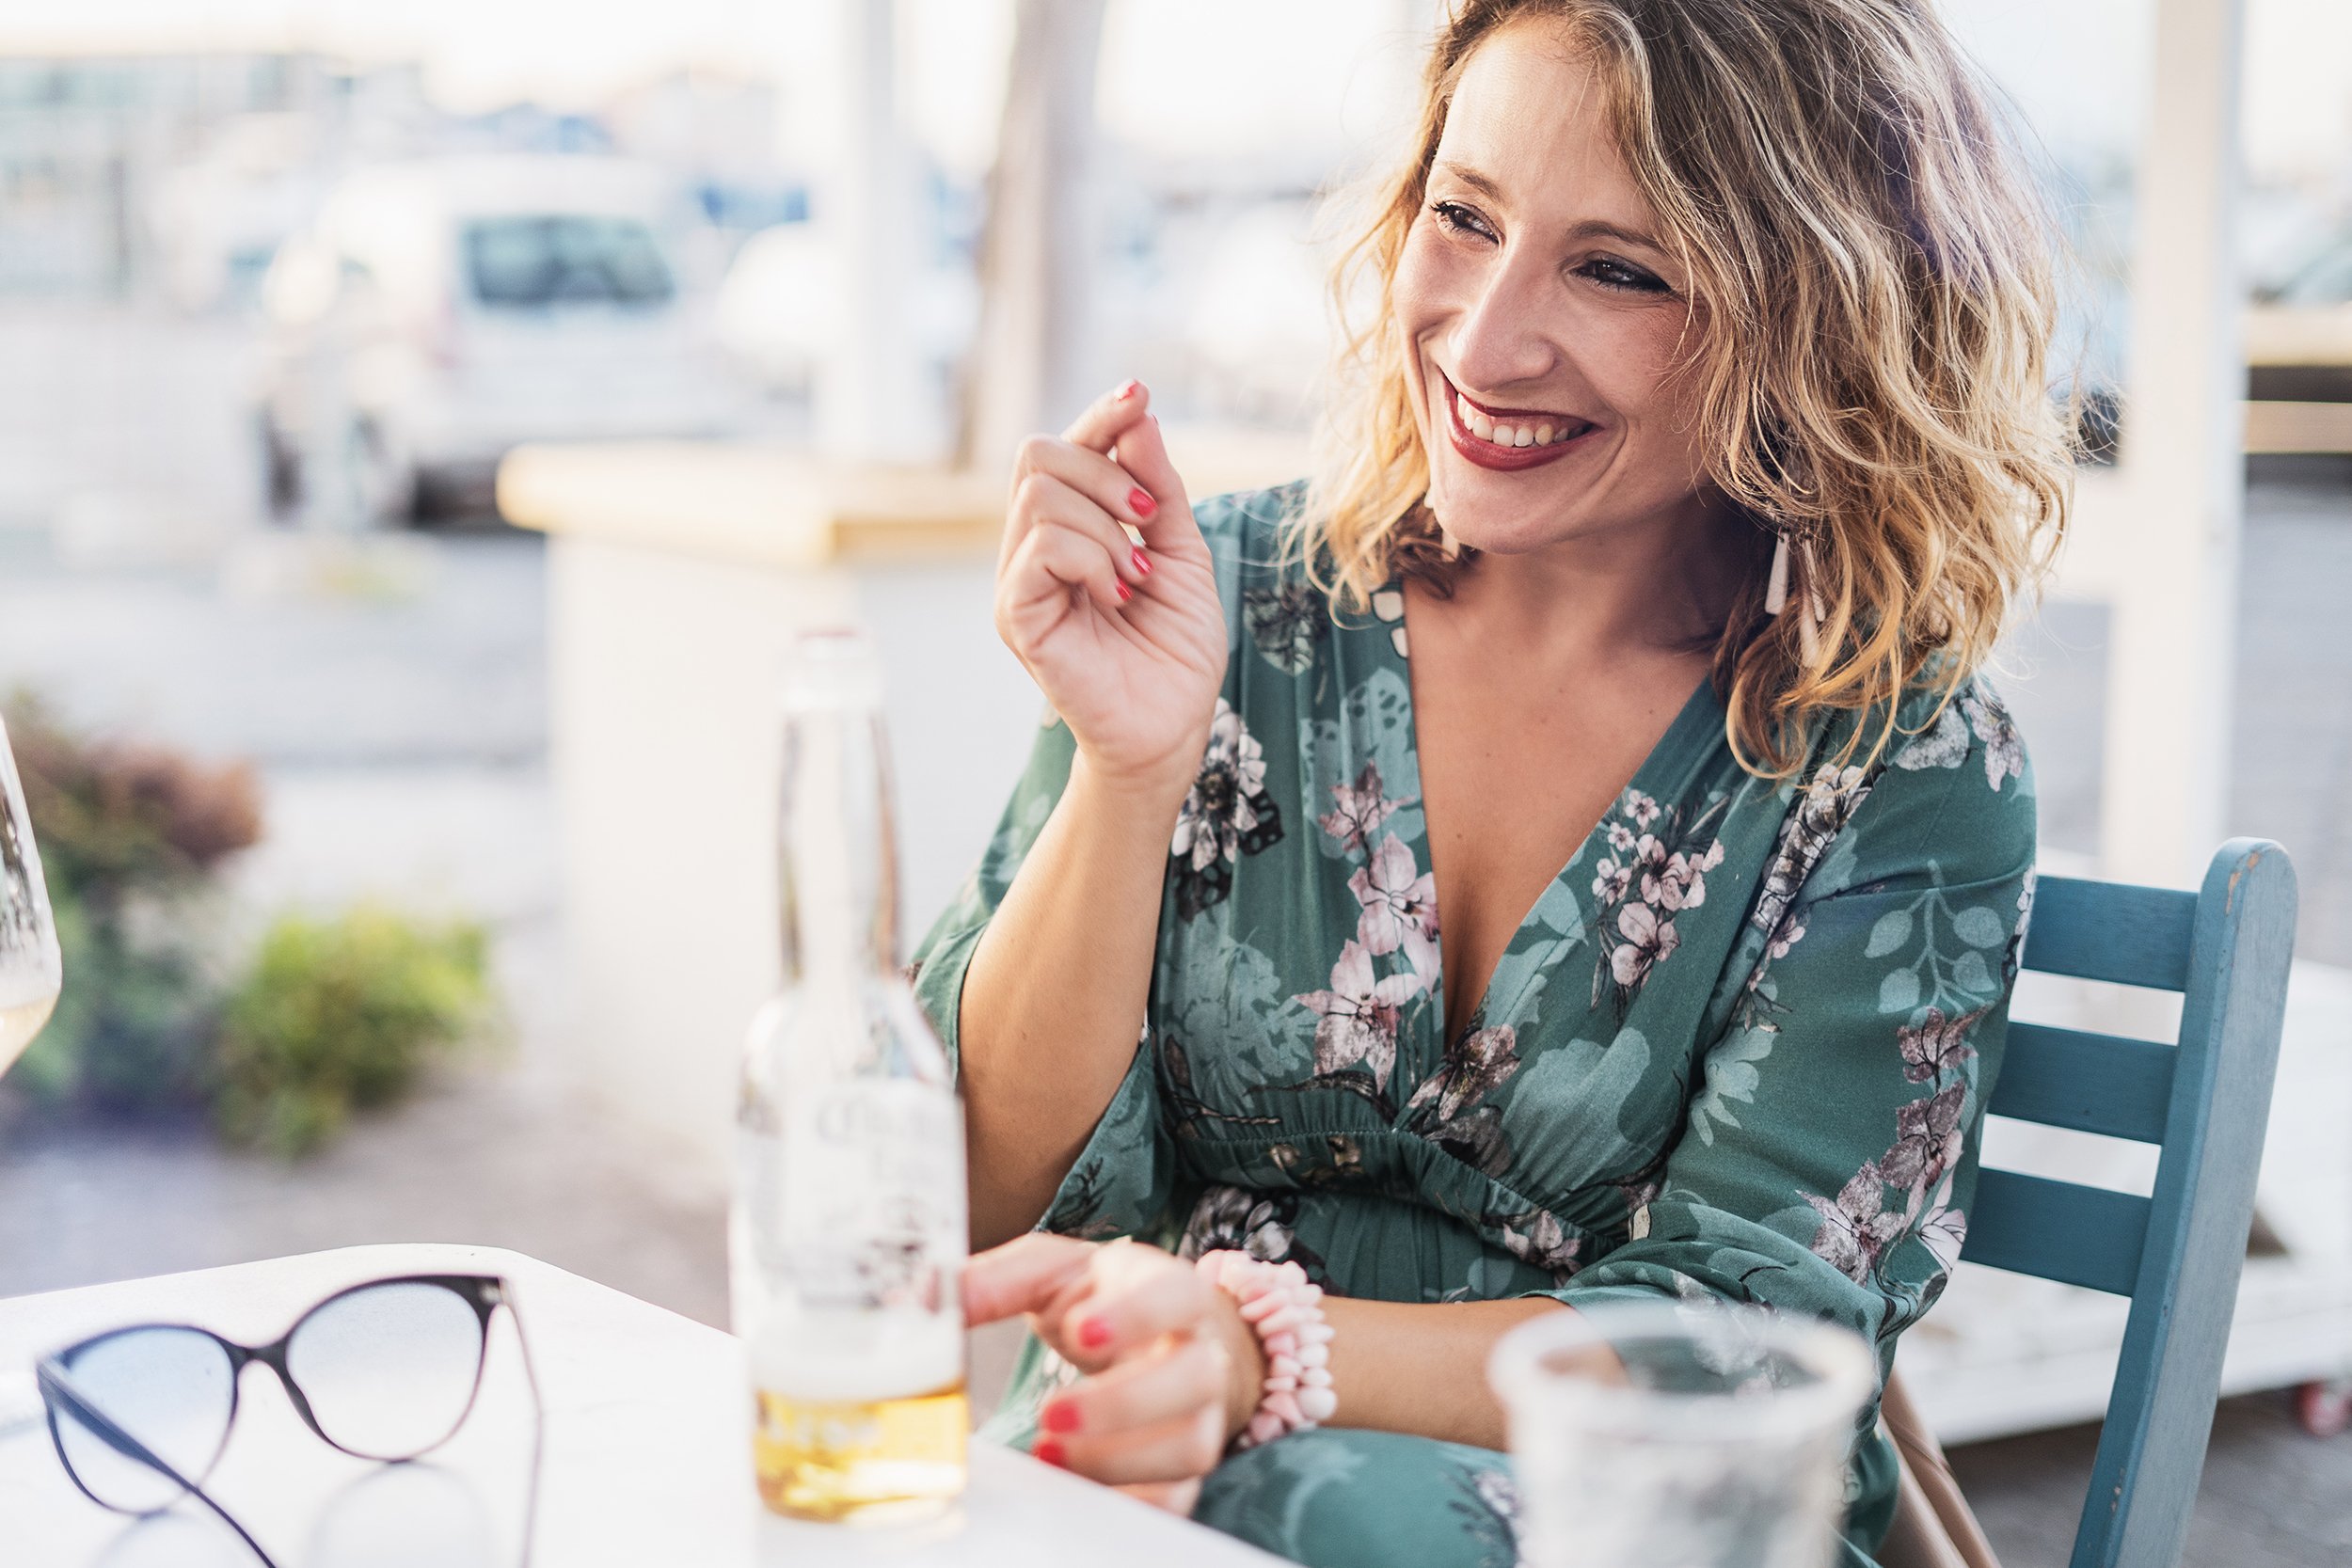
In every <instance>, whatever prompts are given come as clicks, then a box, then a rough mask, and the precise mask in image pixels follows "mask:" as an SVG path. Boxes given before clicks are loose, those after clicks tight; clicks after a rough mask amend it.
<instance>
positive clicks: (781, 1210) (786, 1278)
mask: <svg viewBox="0 0 2352 1568" xmlns="http://www.w3.org/2000/svg"><path fill="white" fill-rule="evenodd" d="M958 1112H960V1107H958V1102H955V1096H953V1093H950V1091H946V1088H941V1086H936V1084H922V1082H913V1079H854V1082H845V1084H826V1086H821V1088H812V1091H804V1093H795V1096H790V1098H788V1101H786V1105H784V1117H781V1126H779V1129H776V1133H746V1145H748V1148H746V1171H743V1195H741V1196H743V1204H746V1209H748V1213H746V1220H751V1225H748V1229H751V1237H746V1239H748V1242H751V1246H753V1256H755V1260H757V1267H760V1275H762V1284H765V1286H767V1293H770V1295H771V1300H776V1303H779V1305H781V1303H793V1305H798V1307H800V1309H807V1312H861V1309H866V1312H873V1309H922V1312H958V1298H955V1275H958V1265H960V1262H962V1256H964V1129H962V1117H960V1115H958Z"/></svg>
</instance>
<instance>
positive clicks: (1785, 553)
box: [1764, 530, 1827, 664]
mask: <svg viewBox="0 0 2352 1568" xmlns="http://www.w3.org/2000/svg"><path fill="white" fill-rule="evenodd" d="M1791 553H1794V554H1795V555H1796V556H1797V557H1798V558H1799V559H1798V561H1797V562H1796V563H1795V565H1794V566H1793V567H1792V566H1791V564H1790V562H1789V559H1788V558H1789V556H1790V554H1791ZM1792 570H1793V571H1794V572H1795V573H1797V575H1799V576H1802V577H1803V578H1804V616H1803V617H1802V618H1800V619H1799V620H1798V622H1797V647H1798V649H1799V651H1800V652H1802V653H1803V654H1804V659H1805V662H1806V663H1808V664H1810V663H1813V662H1814V661H1815V660H1816V658H1817V657H1819V655H1820V646H1821V623H1822V622H1823V621H1824V620H1826V619H1827V617H1826V616H1824V615H1823V614H1822V613H1821V595H1820V593H1819V592H1818V591H1817V590H1816V589H1815V588H1814V586H1813V547H1812V546H1810V545H1808V544H1806V543H1804V541H1803V540H1799V541H1798V543H1797V546H1796V548H1795V550H1794V551H1793V552H1792V551H1791V550H1790V548H1789V545H1788V531H1786V530H1783V531H1781V532H1780V533H1778V534H1776V535H1775V536H1774V537H1773V539H1772V575H1771V576H1770V577H1769V578H1766V579H1765V582H1764V613H1765V614H1767V615H1778V614H1779V613H1780V612H1781V611H1782V610H1787V609H1788V578H1789V574H1790V572H1791V571H1792Z"/></svg>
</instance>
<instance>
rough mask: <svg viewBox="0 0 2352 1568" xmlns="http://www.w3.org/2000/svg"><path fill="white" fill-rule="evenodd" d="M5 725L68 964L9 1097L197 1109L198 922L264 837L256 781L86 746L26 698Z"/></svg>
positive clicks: (235, 772)
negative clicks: (235, 861)
mask: <svg viewBox="0 0 2352 1568" xmlns="http://www.w3.org/2000/svg"><path fill="white" fill-rule="evenodd" d="M8 735H9V739H10V741H11V744H12V748H13V750H14V752H15V753H16V759H17V766H18V769H19V771H20V772H21V773H22V774H23V775H24V798H25V805H26V806H27V808H28V809H29V810H30V812H31V815H32V821H33V836H34V839H35V840H36V842H38V843H39V844H40V852H41V861H42V865H43V869H44V871H45V872H46V875H47V879H48V882H49V892H50V899H51V902H52V903H53V904H54V905H55V906H56V916H57V940H58V945H59V946H60V947H61V948H62V950H63V953H64V958H65V990H64V993H63V994H62V995H61V996H60V997H59V998H58V1002H57V1011H56V1016H55V1017H54V1018H52V1020H51V1021H50V1023H49V1026H48V1028H47V1029H45V1030H43V1031H42V1033H41V1035H40V1038H39V1039H37V1040H36V1041H35V1042H34V1044H33V1047H32V1049H31V1050H30V1051H28V1052H27V1053H25V1055H24V1060H23V1061H21V1062H20V1063H18V1065H17V1068H16V1069H15V1071H14V1072H12V1073H11V1074H10V1075H9V1084H10V1086H11V1087H14V1088H19V1089H23V1090H25V1091H28V1092H30V1093H31V1094H33V1095H34V1096H36V1097H37V1098H40V1099H44V1100H48V1101H53V1102H56V1101H73V1102H77V1103H80V1104H82V1105H85V1106H87V1107H89V1108H93V1109H102V1110H134V1111H138V1110H153V1109H158V1108H161V1107H164V1106H167V1105H171V1104H184V1103H189V1102H193V1101H197V1100H199V1099H200V1098H201V1097H202V1095H203V1093H204V1092H205V1084H204V1079H205V1061H204V1058H205V1053H206V1051H207V1048H208V1046H209V1044H210V1041H211V1037H212V1032H213V1026H214V1017H213V1010H214V1002H215V998H214V995H213V988H212V987H211V986H210V985H209V984H208V983H207V981H206V978H205V975H204V973H203V969H204V964H203V957H204V956H203V955H202V954H201V953H200V952H199V950H198V948H197V946H196V943H195V941H194V937H193V933H194V931H195V930H197V929H198V928H199V927H200V926H201V925H202V924H203V923H202V922H201V921H200V920H198V919H196V918H193V917H192V915H191V913H190V908H191V906H192V905H195V904H198V903H200V902H201V901H202V900H203V899H204V898H205V897H206V896H207V895H209V894H210V893H211V891H212V888H213V883H214V879H215V872H216V870H217V869H218V867H219V866H220V864H221V863H222V862H223V861H225V860H226V859H227V858H228V857H229V856H230V855H231V854H233V853H234V852H236V851H237V850H239V849H242V848H245V847H247V846H248V845H251V844H252V843H254V842H255V841H256V840H257V839H259V838H260V837H261V831H262V812H261V787H260V784H259V783H258V781H257V780H256V778H255V776H254V773H253V769H252V768H250V767H249V766H247V765H246V764H242V763H236V764H230V765H228V766H225V767H218V768H207V767H204V766H201V765H199V764H198V763H195V762H193V761H191V760H189V759H188V758H186V757H183V756H181V755H179V754H177V753H175V752H169V751H166V750H163V749H160V748H157V747H151V746H136V745H129V744H123V743H119V742H109V741H93V740H89V739H87V738H85V737H83V736H77V735H74V734H73V733H72V732H71V731H70V730H68V729H67V728H66V727H65V726H64V725H62V724H61V723H59V722H58V721H56V719H55V718H54V717H53V716H52V715H51V714H50V713H49V712H48V711H47V710H46V709H45V708H43V707H42V706H41V705H40V704H39V703H37V702H35V701H34V700H33V699H32V698H30V697H29V696H26V695H24V694H23V693H19V694H18V695H16V696H15V697H14V698H12V699H11V700H10V702H9V703H8Z"/></svg>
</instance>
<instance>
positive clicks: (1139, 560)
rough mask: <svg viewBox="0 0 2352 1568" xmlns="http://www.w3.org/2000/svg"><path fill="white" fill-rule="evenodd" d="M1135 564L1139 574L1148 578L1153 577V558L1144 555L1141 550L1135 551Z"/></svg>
mask: <svg viewBox="0 0 2352 1568" xmlns="http://www.w3.org/2000/svg"><path fill="white" fill-rule="evenodd" d="M1135 562H1136V571H1137V572H1138V573H1140V574H1142V575H1143V576H1144V577H1147V578H1148V577H1150V576H1151V575H1152V558H1151V557H1150V556H1148V555H1146V554H1144V553H1143V551H1142V550H1141V549H1137V550H1136V551H1135Z"/></svg>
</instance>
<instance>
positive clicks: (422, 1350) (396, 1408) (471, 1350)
mask: <svg viewBox="0 0 2352 1568" xmlns="http://www.w3.org/2000/svg"><path fill="white" fill-rule="evenodd" d="M482 1343H483V1328H482V1320H481V1318H480V1317H479V1316H478V1315H477V1314H476V1312H475V1310H474V1307H473V1304H472V1303H471V1302H470V1301H469V1300H467V1299H466V1298H465V1297H464V1296H462V1295H460V1294H458V1293H457V1292H456V1291H453V1290H450V1289H449V1288H448V1287H446V1286H443V1285H430V1284H424V1283H421V1282H418V1281H414V1280H395V1281H390V1282H388V1283H385V1284H381V1285H370V1286H366V1287H363V1288H362V1289H359V1290H357V1291H349V1292H347V1293H345V1294H343V1295H340V1296H337V1297H335V1298H334V1299H333V1300H331V1301H328V1302H326V1303H325V1304H323V1305H322V1306H320V1307H317V1308H315V1309H313V1310H312V1311H311V1312H310V1315H309V1316H308V1317H306V1318H304V1319H303V1320H302V1322H301V1323H299V1324H297V1325H296V1326H295V1328H294V1337H293V1338H292V1339H291V1340H289V1341H288V1343H287V1346H286V1370H288V1371H289V1372H290V1373H292V1374H293V1377H294V1382H295V1384H296V1385H297V1386H300V1387H301V1389H302V1392H303V1395H304V1397H305V1398H307V1399H308V1400H309V1401H310V1415H311V1418H312V1419H314V1420H316V1421H317V1422H318V1425H319V1430H320V1431H321V1432H323V1433H326V1438H327V1440H328V1441H329V1442H331V1443H333V1444H335V1445H336V1447H338V1448H341V1449H346V1450H348V1451H350V1452H352V1453H355V1454H358V1455H360V1456H361V1457H363V1458H367V1459H412V1458H414V1457H416V1456H417V1455H418V1454H421V1453H423V1452H424V1451H425V1450H426V1449H431V1448H434V1447H435V1446H437V1444H439V1443H440V1442H441V1441H442V1440H443V1439H445V1438H447V1437H448V1436H449V1435H450V1434H451V1433H453V1432H455V1431H456V1430H457V1424H458V1422H460V1421H462V1420H464V1419H465V1418H466V1411H467V1408H468V1407H469V1405H471V1404H472V1402H473V1395H474V1386H475V1383H476V1381H477V1380H478V1379H479V1377H480V1375H481V1371H482Z"/></svg>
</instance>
